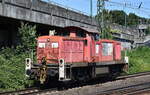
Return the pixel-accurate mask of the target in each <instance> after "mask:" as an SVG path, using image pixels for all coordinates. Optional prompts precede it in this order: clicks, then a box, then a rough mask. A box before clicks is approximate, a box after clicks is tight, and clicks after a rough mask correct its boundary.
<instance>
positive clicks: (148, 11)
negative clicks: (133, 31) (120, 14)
mask: <svg viewBox="0 0 150 95" xmlns="http://www.w3.org/2000/svg"><path fill="white" fill-rule="evenodd" d="M141 4H142V3H140V5H139V6H133V5H131V4H128V3H126V4H125V3H120V2H113V1H107V5H110V6H121V7H126V8H129V9H133V10H135V11H140V13H143V14H145V15H147V16H150V9H149V8H144V7H142V6H141Z"/></svg>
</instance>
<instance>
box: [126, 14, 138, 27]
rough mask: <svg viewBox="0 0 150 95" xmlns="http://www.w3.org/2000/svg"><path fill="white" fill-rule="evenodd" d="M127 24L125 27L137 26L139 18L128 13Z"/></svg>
mask: <svg viewBox="0 0 150 95" xmlns="http://www.w3.org/2000/svg"><path fill="white" fill-rule="evenodd" d="M127 21H128V23H127V25H129V26H131V25H138V24H139V17H138V16H137V15H135V14H134V13H130V14H129V15H128V20H127Z"/></svg>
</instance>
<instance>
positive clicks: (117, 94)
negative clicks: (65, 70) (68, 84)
mask: <svg viewBox="0 0 150 95" xmlns="http://www.w3.org/2000/svg"><path fill="white" fill-rule="evenodd" d="M145 75H150V72H141V73H136V74H133V75H125V76H120V77H118V78H117V80H123V79H126V78H132V77H139V76H145ZM112 82H113V81H112ZM71 89H72V88H71ZM53 91H58V88H50V89H44V90H41V89H39V88H29V89H24V90H18V91H10V92H2V93H0V95H37V94H38V95H40V94H50V93H51V92H53ZM146 91H150V81H149V82H145V83H142V84H136V85H130V86H126V87H121V88H115V89H109V90H106V91H102V92H100V93H99V94H97V95H123V94H126V95H133V94H134V93H135V95H136V94H137V93H140V92H146Z"/></svg>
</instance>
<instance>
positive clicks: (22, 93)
mask: <svg viewBox="0 0 150 95" xmlns="http://www.w3.org/2000/svg"><path fill="white" fill-rule="evenodd" d="M39 91H40V90H39V89H38V88H29V89H23V90H17V91H9V92H1V93H0V95H25V94H28V93H34V92H39Z"/></svg>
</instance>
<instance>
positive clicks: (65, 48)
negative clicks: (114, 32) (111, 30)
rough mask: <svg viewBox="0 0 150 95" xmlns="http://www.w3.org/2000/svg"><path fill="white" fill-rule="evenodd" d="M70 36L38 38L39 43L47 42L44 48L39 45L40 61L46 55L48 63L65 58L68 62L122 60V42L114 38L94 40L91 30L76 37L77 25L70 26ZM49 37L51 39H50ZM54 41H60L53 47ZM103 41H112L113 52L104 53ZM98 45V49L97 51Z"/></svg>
mask: <svg viewBox="0 0 150 95" xmlns="http://www.w3.org/2000/svg"><path fill="white" fill-rule="evenodd" d="M68 29H69V30H70V36H69V37H62V36H41V37H39V38H38V39H37V41H38V44H39V43H46V44H45V47H44V48H40V47H39V46H38V47H37V59H38V63H40V62H41V59H42V58H43V57H46V59H47V63H49V64H50V63H56V64H57V63H58V60H59V59H60V58H63V59H64V60H65V62H66V63H74V64H75V63H80V62H82V63H91V62H104V61H118V60H121V44H120V43H119V42H117V41H114V40H107V39H101V40H99V41H94V40H93V38H92V36H91V34H92V33H93V32H92V33H91V32H86V37H85V38H82V37H76V29H79V28H75V27H69V28H68ZM48 39H49V41H48ZM52 43H58V47H57V48H53V47H52ZM102 43H111V44H112V47H113V48H112V49H113V50H112V52H111V54H110V55H107V56H104V55H103V48H104V47H103V45H102ZM96 45H98V47H99V48H98V49H97V51H96ZM96 52H97V53H96Z"/></svg>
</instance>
